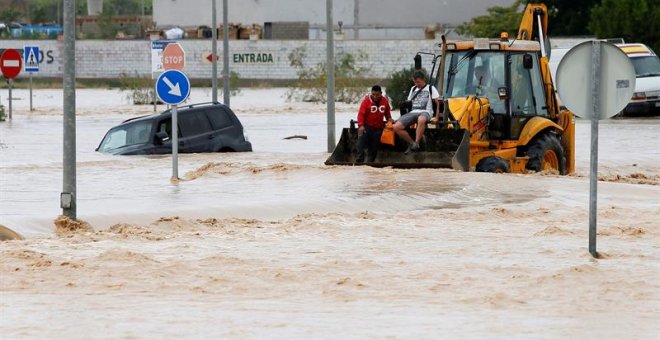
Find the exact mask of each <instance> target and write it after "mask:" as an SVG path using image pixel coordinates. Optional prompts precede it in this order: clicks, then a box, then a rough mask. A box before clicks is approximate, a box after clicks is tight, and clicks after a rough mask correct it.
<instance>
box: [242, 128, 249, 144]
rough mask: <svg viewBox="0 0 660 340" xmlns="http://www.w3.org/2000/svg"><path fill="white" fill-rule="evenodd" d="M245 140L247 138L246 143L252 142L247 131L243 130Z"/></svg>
mask: <svg viewBox="0 0 660 340" xmlns="http://www.w3.org/2000/svg"><path fill="white" fill-rule="evenodd" d="M243 138H245V141H246V142H249V141H250V137H249V136H248V134H247V130H245V129H243Z"/></svg>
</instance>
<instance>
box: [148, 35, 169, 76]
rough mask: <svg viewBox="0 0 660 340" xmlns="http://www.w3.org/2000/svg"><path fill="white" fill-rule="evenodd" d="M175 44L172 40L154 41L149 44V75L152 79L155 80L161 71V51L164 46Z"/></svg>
mask: <svg viewBox="0 0 660 340" xmlns="http://www.w3.org/2000/svg"><path fill="white" fill-rule="evenodd" d="M172 43H175V41H172V40H154V41H152V42H151V73H152V75H153V78H152V79H155V78H157V77H158V76H159V75H160V74H161V72H163V71H165V70H164V69H163V50H164V49H165V46H167V45H169V44H172Z"/></svg>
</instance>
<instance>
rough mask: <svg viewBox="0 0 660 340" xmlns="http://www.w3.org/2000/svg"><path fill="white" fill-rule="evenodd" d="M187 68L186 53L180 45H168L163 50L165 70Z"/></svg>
mask: <svg viewBox="0 0 660 340" xmlns="http://www.w3.org/2000/svg"><path fill="white" fill-rule="evenodd" d="M185 66H186V52H184V51H183V48H182V47H181V45H179V43H172V44H167V46H165V49H164V50H163V69H165V70H179V71H181V70H183V68H184V67H185Z"/></svg>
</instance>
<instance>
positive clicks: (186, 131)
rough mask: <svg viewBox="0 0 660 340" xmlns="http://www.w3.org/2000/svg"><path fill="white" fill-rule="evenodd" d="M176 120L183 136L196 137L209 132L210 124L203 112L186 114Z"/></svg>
mask: <svg viewBox="0 0 660 340" xmlns="http://www.w3.org/2000/svg"><path fill="white" fill-rule="evenodd" d="M178 118H179V127H180V128H181V134H182V135H183V136H196V135H201V134H204V133H207V132H210V131H211V124H210V123H209V120H208V119H207V118H206V115H205V114H204V112H203V111H196V112H186V113H184V114H181V115H179V117H178Z"/></svg>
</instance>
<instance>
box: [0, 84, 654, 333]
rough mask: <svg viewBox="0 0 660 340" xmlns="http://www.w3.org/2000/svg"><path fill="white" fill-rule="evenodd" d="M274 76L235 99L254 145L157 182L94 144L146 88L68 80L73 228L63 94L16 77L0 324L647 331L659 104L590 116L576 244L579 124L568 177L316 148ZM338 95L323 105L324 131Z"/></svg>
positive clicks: (20, 328)
mask: <svg viewBox="0 0 660 340" xmlns="http://www.w3.org/2000/svg"><path fill="white" fill-rule="evenodd" d="M285 92H286V90H285V89H278V88H275V89H243V90H242V92H241V93H240V94H238V95H237V96H234V97H232V102H231V104H232V108H233V109H234V111H235V112H236V113H237V115H238V117H239V119H240V120H241V121H242V123H243V125H244V126H245V128H246V130H247V133H248V135H249V138H250V141H251V143H252V145H253V149H254V152H250V153H222V154H181V155H179V176H180V178H181V180H180V181H178V182H172V181H170V177H171V175H172V159H171V157H170V156H169V155H158V156H112V155H106V154H99V153H97V152H95V151H94V149H95V148H96V147H97V146H98V143H99V142H100V141H101V139H102V137H103V135H104V134H105V132H106V131H107V130H108V129H109V128H111V127H112V126H114V125H116V124H119V123H120V122H122V121H123V120H125V119H128V118H132V117H135V116H139V115H144V114H150V113H152V112H153V106H134V105H130V104H129V103H128V102H127V100H126V99H125V94H124V93H121V92H119V91H116V90H78V91H77V118H76V119H77V127H76V128H77V154H76V157H77V165H76V166H77V203H78V219H79V220H82V221H84V222H86V223H87V224H86V225H85V227H84V228H82V227H81V228H77V225H72V224H71V223H70V222H71V221H69V222H66V221H64V222H61V223H60V222H58V226H57V227H56V225H55V222H54V221H55V220H56V218H57V217H58V215H60V214H61V209H60V208H59V194H60V192H61V191H62V130H63V128H62V92H61V90H35V96H34V106H35V110H34V111H32V112H31V111H29V100H28V98H27V95H28V94H27V91H25V90H15V91H14V96H15V97H16V100H15V101H14V113H13V114H14V117H13V119H12V120H11V121H5V122H0V225H4V226H6V227H9V228H11V229H13V230H15V231H16V232H18V233H20V234H21V235H22V236H24V237H25V240H20V241H6V242H1V243H0V329H2V332H1V333H0V334H2V336H1V337H7V338H11V339H14V338H181V337H189V338H191V337H192V338H200V337H222V338H273V337H274V338H291V337H296V338H303V337H304V338H310V337H313V338H337V337H349V338H364V337H370V338H384V337H394V338H440V337H444V338H465V337H468V338H477V337H478V338H484V337H502V338H503V337H512V336H514V337H519V338H559V337H562V338H563V337H572V338H636V339H653V338H657V336H658V334H660V326H659V323H658V322H657V321H658V315H660V222H658V221H659V220H660V148H659V147H658V144H657V143H656V142H655V141H656V139H657V136H658V133H659V131H660V119H656V118H647V119H619V120H608V121H603V122H601V124H600V144H599V148H600V153H599V177H600V179H601V181H600V182H599V187H598V204H599V205H598V207H599V214H598V228H599V234H598V248H599V250H600V252H601V258H600V259H593V258H592V257H591V256H590V255H589V254H588V252H587V244H588V243H587V234H588V216H589V215H588V201H589V191H588V190H589V178H588V173H589V168H588V165H589V142H590V139H589V138H590V136H589V129H590V126H589V122H586V121H581V120H578V121H577V123H576V135H577V137H576V154H577V156H576V166H577V173H576V174H574V175H571V176H556V175H553V174H549V173H544V174H528V175H518V174H497V175H496V174H483V173H463V172H457V171H453V170H449V169H441V170H437V169H434V170H432V169H408V170H399V169H391V168H383V169H375V168H370V167H339V166H325V165H324V164H323V162H324V161H325V159H326V158H327V157H328V155H329V154H328V153H327V126H326V112H325V106H324V105H322V104H313V103H299V102H287V101H286V100H285V98H284V94H285ZM5 94H6V92H4V93H2V94H1V95H0V97H1V99H2V103H3V104H4V105H5V107H7V102H6V95H5ZM210 97H211V95H210V90H209V89H194V90H193V93H192V95H191V100H190V101H191V102H193V103H194V102H207V101H210ZM158 109H159V110H160V111H162V110H164V109H165V107H164V106H159V107H158ZM356 109H357V105H347V104H341V103H338V104H337V113H336V122H337V123H336V129H335V130H336V136H337V137H339V135H340V131H341V128H343V127H346V126H348V122H349V120H350V119H352V118H355V111H356ZM394 116H395V117H397V116H398V113H395V114H394ZM293 135H304V136H307V139H284V138H285V137H288V136H293Z"/></svg>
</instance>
